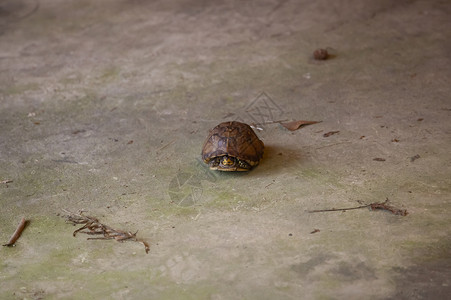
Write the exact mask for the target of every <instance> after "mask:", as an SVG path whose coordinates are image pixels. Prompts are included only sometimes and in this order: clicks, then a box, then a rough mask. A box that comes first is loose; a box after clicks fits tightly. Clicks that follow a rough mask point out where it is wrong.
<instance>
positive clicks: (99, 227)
mask: <svg viewBox="0 0 451 300" xmlns="http://www.w3.org/2000/svg"><path fill="white" fill-rule="evenodd" d="M63 211H64V212H65V213H67V215H66V216H65V218H66V221H67V222H70V223H72V224H74V225H76V224H84V226H82V227H80V228H78V229H77V230H75V231H74V232H73V236H76V235H77V233H85V234H88V235H103V236H102V237H93V238H88V240H111V239H114V240H116V241H118V242H124V241H127V240H131V241H135V242H140V243H142V244H143V245H144V248H145V250H146V253H149V249H150V246H149V244H148V243H147V242H146V241H144V240H143V239H140V238H137V237H136V234H137V233H138V231H136V232H135V233H132V232H130V231H123V230H117V229H113V228H111V227H110V226H108V225H105V224H102V223H100V222H99V220H98V219H97V218H95V217H90V216H85V215H83V211H81V210H80V211H79V212H78V213H72V212H70V211H68V210H65V209H63Z"/></svg>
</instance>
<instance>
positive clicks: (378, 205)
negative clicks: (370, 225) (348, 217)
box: [307, 198, 409, 216]
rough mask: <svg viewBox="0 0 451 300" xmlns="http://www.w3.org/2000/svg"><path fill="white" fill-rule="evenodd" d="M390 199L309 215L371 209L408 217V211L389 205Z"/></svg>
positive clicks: (311, 211)
mask: <svg viewBox="0 0 451 300" xmlns="http://www.w3.org/2000/svg"><path fill="white" fill-rule="evenodd" d="M388 201H389V200H388V198H387V199H386V200H385V202H373V203H370V204H367V205H362V206H356V207H347V208H331V209H318V210H308V211H307V212H309V213H318V212H330V211H342V212H345V211H347V210H353V209H361V208H367V207H368V208H370V209H371V210H378V209H380V210H386V211H389V212H391V213H393V214H395V215H400V216H407V215H408V214H409V213H408V212H407V210H406V209H399V208H395V207H393V206H391V205H388V204H387V203H388Z"/></svg>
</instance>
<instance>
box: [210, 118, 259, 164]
mask: <svg viewBox="0 0 451 300" xmlns="http://www.w3.org/2000/svg"><path fill="white" fill-rule="evenodd" d="M264 148H265V146H264V144H263V142H262V141H261V140H260V139H259V138H258V137H257V135H256V134H255V132H254V131H253V130H252V128H251V127H250V126H249V125H247V124H245V123H241V122H238V121H229V122H223V123H221V124H219V125H217V126H216V127H214V128H213V129H211V130H210V133H209V134H208V137H207V140H206V141H205V143H204V145H203V147H202V160H203V161H204V162H205V163H206V164H208V165H209V167H210V169H211V170H218V171H249V170H251V169H252V168H253V167H255V166H257V165H258V163H259V162H260V160H261V159H262V157H263V150H264Z"/></svg>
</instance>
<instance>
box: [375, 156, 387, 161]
mask: <svg viewBox="0 0 451 300" xmlns="http://www.w3.org/2000/svg"><path fill="white" fill-rule="evenodd" d="M373 160H374V161H385V158H381V157H376V158H373Z"/></svg>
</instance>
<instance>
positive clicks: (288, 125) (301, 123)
mask: <svg viewBox="0 0 451 300" xmlns="http://www.w3.org/2000/svg"><path fill="white" fill-rule="evenodd" d="M320 122H321V121H302V120H299V121H292V122H287V123H280V124H281V125H282V126H283V127H285V128H286V129H288V130H290V131H295V130H298V129H300V128H301V127H304V126H306V125H312V124H316V123H320Z"/></svg>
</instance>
